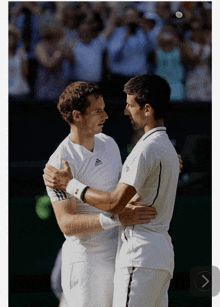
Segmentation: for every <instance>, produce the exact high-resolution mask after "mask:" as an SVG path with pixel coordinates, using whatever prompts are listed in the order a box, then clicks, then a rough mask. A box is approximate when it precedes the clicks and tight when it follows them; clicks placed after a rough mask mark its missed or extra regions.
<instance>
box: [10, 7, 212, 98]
mask: <svg viewBox="0 0 220 307" xmlns="http://www.w3.org/2000/svg"><path fill="white" fill-rule="evenodd" d="M211 16H212V7H211V2H177V1H173V2H164V1H161V2H151V1H147V2H37V1H35V2H9V28H8V29H9V41H8V42H9V97H12V98H18V99H20V100H22V99H30V98H34V99H37V100H50V99H51V100H54V99H58V98H59V96H60V94H61V93H62V91H63V90H64V89H65V87H66V86H67V85H68V84H69V83H70V82H73V81H77V80H80V81H87V82H95V83H98V84H100V85H101V86H102V88H103V90H104V93H105V94H106V95H110V96H120V95H121V94H122V90H123V85H124V84H125V83H126V82H127V80H129V79H130V78H131V77H134V76H136V75H140V74H145V73H155V74H158V75H160V76H162V77H164V78H166V79H167V81H168V82H169V84H170V86H171V99H172V100H173V101H184V100H185V101H186V100H187V101H211V55H212V46H211V44H212V34H211V33H212V32H211V25H212V20H211Z"/></svg>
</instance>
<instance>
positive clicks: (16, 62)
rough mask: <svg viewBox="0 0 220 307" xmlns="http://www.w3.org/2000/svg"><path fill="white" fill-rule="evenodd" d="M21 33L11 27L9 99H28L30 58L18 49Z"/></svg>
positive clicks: (23, 50)
mask: <svg viewBox="0 0 220 307" xmlns="http://www.w3.org/2000/svg"><path fill="white" fill-rule="evenodd" d="M20 38H21V33H20V31H19V30H18V28H16V27H15V26H14V25H12V24H11V25H9V97H12V98H19V99H25V98H26V99H27V98H29V95H30V87H29V85H28V82H27V75H28V69H29V66H28V58H27V53H26V52H25V49H24V48H22V47H20V48H18V49H17V48H16V47H17V45H18V43H19V40H20Z"/></svg>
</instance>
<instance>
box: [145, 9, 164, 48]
mask: <svg viewBox="0 0 220 307" xmlns="http://www.w3.org/2000/svg"><path fill="white" fill-rule="evenodd" d="M158 21H159V17H158V16H157V14H155V13H151V12H146V13H144V15H143V17H142V19H141V28H142V29H143V30H144V31H145V32H146V33H147V35H148V38H149V40H150V42H151V45H152V48H153V49H154V50H155V49H156V48H157V47H158V44H157V36H158V35H159V33H160V31H161V26H160V25H159V26H157V22H158Z"/></svg>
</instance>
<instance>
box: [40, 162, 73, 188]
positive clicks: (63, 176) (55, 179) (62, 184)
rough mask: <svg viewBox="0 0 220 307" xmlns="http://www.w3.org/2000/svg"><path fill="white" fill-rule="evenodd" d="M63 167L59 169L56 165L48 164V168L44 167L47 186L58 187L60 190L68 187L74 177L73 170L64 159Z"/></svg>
mask: <svg viewBox="0 0 220 307" xmlns="http://www.w3.org/2000/svg"><path fill="white" fill-rule="evenodd" d="M62 162H63V169H62V170H58V169H56V168H55V167H53V166H51V165H49V164H46V168H45V169H44V175H43V178H44V183H45V185H46V186H47V187H50V188H53V189H57V190H60V191H66V187H67V185H68V183H69V181H70V180H71V179H73V175H72V172H71V168H70V166H69V164H68V162H67V161H65V160H62Z"/></svg>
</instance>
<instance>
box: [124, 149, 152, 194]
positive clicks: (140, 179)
mask: <svg viewBox="0 0 220 307" xmlns="http://www.w3.org/2000/svg"><path fill="white" fill-rule="evenodd" d="M155 166H156V159H155V156H154V154H153V153H150V152H149V151H147V150H145V151H141V150H139V152H138V153H137V152H136V155H132V154H130V155H129V156H128V158H127V159H126V161H125V163H124V165H123V168H122V175H121V179H120V180H119V182H120V183H125V184H128V185H130V186H133V187H134V188H135V189H136V191H137V193H139V191H140V189H141V188H142V186H143V185H144V183H145V181H146V178H147V177H148V176H149V174H150V173H151V171H152V169H153V168H154V167H155Z"/></svg>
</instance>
